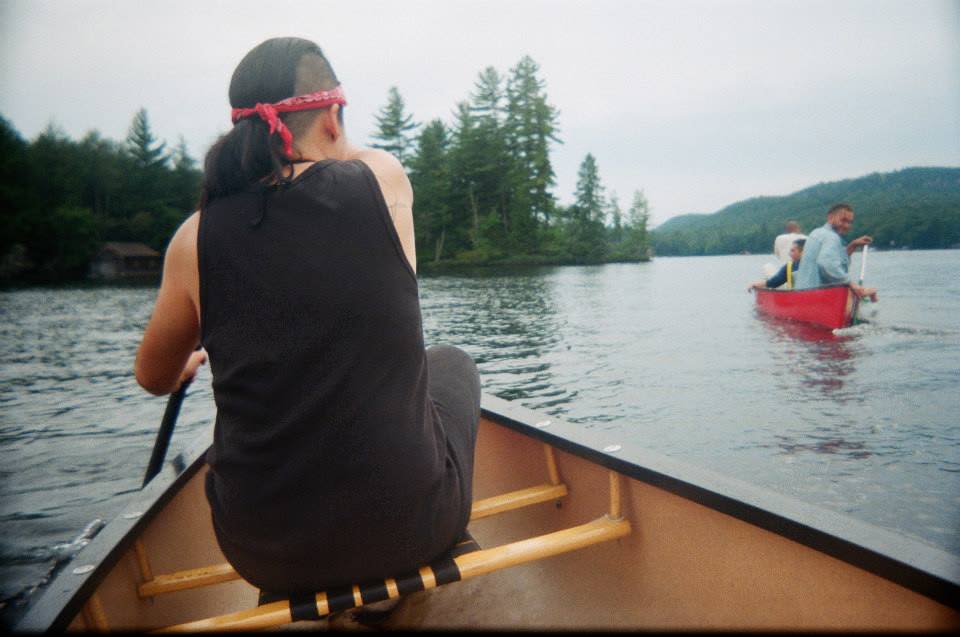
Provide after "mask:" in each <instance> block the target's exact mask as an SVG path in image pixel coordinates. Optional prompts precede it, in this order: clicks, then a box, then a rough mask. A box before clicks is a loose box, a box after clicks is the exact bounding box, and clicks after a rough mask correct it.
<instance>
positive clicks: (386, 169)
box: [354, 148, 412, 198]
mask: <svg viewBox="0 0 960 637" xmlns="http://www.w3.org/2000/svg"><path fill="white" fill-rule="evenodd" d="M354 158H355V159H359V160H360V161H362V162H363V163H365V164H366V165H367V166H369V167H370V170H372V171H373V174H374V175H375V176H376V177H377V181H379V182H380V186H381V188H383V190H384V191H385V193H386V192H389V193H390V194H391V195H393V196H394V197H401V198H406V197H405V195H407V194H408V193H409V194H410V195H412V189H411V187H410V180H409V179H408V178H407V173H406V172H405V171H404V170H403V164H401V163H400V160H398V159H397V158H396V157H394V156H393V155H392V154H390V153H388V152H387V151H385V150H381V149H379V148H361V149H358V150H357V152H356V154H355V156H354Z"/></svg>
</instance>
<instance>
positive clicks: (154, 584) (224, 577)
mask: <svg viewBox="0 0 960 637" xmlns="http://www.w3.org/2000/svg"><path fill="white" fill-rule="evenodd" d="M565 495H567V487H566V485H564V484H541V485H537V486H535V487H528V488H526V489H519V490H517V491H511V492H510V493H504V494H501V495H497V496H493V497H490V498H485V499H483V500H477V501H476V502H474V503H473V509H472V511H471V515H470V520H471V521H473V520H478V519H480V518H485V517H488V516H491V515H496V514H498V513H504V512H506V511H512V510H514V509H520V508H523V507H526V506H531V505H534V504H538V503H540V502H549V501H550V500H556V499H559V498H562V497H563V496H565ZM141 550H142V549H141ZM138 561H139V562H140V564H141V572H142V573H143V572H149V565H146V567H144V563H145V561H146V560H145V558H143V557H142V555H141V553H140V552H139V551H138ZM145 579H146V580H147V581H145V582H143V583H142V584H140V585H139V586H138V587H137V594H138V595H139V596H140V597H142V598H147V597H153V596H155V595H161V594H164V593H172V592H174V591H183V590H188V589H191V588H200V587H202V586H209V585H212V584H219V583H220V582H229V581H232V580H235V579H240V575H238V574H237V572H236V571H235V570H234V569H233V567H232V566H230V565H229V564H226V563H224V564H214V565H212V566H204V567H201V568H194V569H190V570H185V571H177V572H175V573H168V574H162V575H156V576H154V577H153V578H145Z"/></svg>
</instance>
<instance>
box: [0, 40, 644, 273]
mask: <svg viewBox="0 0 960 637" xmlns="http://www.w3.org/2000/svg"><path fill="white" fill-rule="evenodd" d="M557 122H558V112H557V110H556V109H555V108H554V107H553V106H552V105H551V104H550V103H549V101H548V99H547V95H546V90H545V83H544V81H543V80H542V79H541V78H540V77H539V67H538V65H537V64H536V62H534V61H533V60H532V59H531V58H529V57H524V58H523V59H521V60H520V61H519V62H518V63H517V64H516V65H515V66H514V67H513V68H512V69H510V71H509V73H508V74H507V75H506V76H503V75H501V74H500V73H499V72H498V71H497V70H496V69H494V68H492V67H489V68H487V69H484V70H483V71H482V72H481V73H479V74H478V77H477V79H476V82H475V86H474V90H473V92H472V93H471V94H470V95H469V96H468V97H467V98H466V99H465V100H464V101H462V102H460V103H459V104H457V105H456V107H455V109H454V110H453V117H452V121H451V122H449V123H445V122H443V121H441V120H433V121H430V122H427V123H426V124H421V123H416V122H414V119H413V115H412V114H411V113H408V112H406V107H405V104H404V101H403V98H402V96H401V95H400V92H399V91H398V90H397V89H396V88H395V87H391V89H390V90H389V91H388V94H387V100H386V103H385V104H384V105H383V107H382V108H381V109H380V111H379V113H378V114H377V116H376V122H375V124H376V131H375V133H374V140H373V142H374V143H373V145H374V146H376V147H378V148H383V149H386V150H388V151H389V152H391V153H393V154H394V155H395V156H396V157H397V158H398V159H399V160H400V161H401V162H402V163H403V165H404V167H405V168H406V170H407V172H408V174H409V175H410V180H411V183H412V184H413V188H414V192H415V203H414V220H415V227H416V241H417V249H418V261H419V263H420V265H421V267H426V268H430V267H431V266H433V267H437V266H440V267H443V266H449V265H455V264H470V265H476V264H490V263H600V262H607V261H614V260H623V261H641V260H647V259H648V258H649V252H650V251H649V236H648V233H647V223H648V219H649V207H648V204H647V200H646V198H645V197H644V195H643V192H642V191H641V190H637V191H636V192H635V193H634V194H633V198H632V200H631V202H630V205H629V208H628V209H627V210H626V211H623V210H622V208H621V206H620V203H619V201H618V199H617V197H616V194H615V193H611V194H610V195H609V196H608V195H607V193H606V191H605V188H604V186H603V184H602V181H601V178H600V172H599V167H598V166H597V162H596V159H595V158H594V157H593V156H592V155H589V154H588V155H587V156H586V157H585V158H584V159H583V163H582V165H581V167H580V172H579V175H578V181H577V187H576V192H575V193H573V194H574V195H575V201H574V203H573V204H572V205H570V206H561V205H559V204H558V203H557V199H556V196H555V194H554V192H553V189H554V186H555V174H554V170H553V166H552V164H551V160H550V150H551V147H552V145H554V144H558V143H560V138H559V133H558V125H557ZM201 178H202V174H201V172H200V171H199V170H198V168H197V162H196V160H195V159H193V158H192V157H190V156H189V154H188V152H187V147H186V143H185V142H184V141H183V139H182V138H181V139H180V142H179V144H177V145H176V146H175V147H174V148H172V149H169V148H168V147H167V144H166V143H165V142H163V141H161V140H159V139H157V137H156V136H155V135H154V133H153V131H152V130H151V127H150V122H149V118H148V114H147V111H146V110H144V109H141V110H140V111H138V112H137V113H136V114H135V115H134V117H133V120H132V122H131V124H130V128H129V133H128V135H127V137H126V139H124V140H123V141H122V142H116V141H113V140H109V139H105V138H104V137H102V136H101V135H100V134H99V133H98V132H96V131H92V132H90V133H88V134H87V135H86V136H85V137H84V138H83V139H81V140H79V141H75V140H72V139H70V138H69V137H68V136H67V135H66V134H65V133H64V132H63V131H62V130H60V129H58V128H57V127H56V126H55V125H53V124H51V125H50V126H48V127H47V129H46V130H44V131H43V132H42V133H40V134H39V135H38V136H37V137H36V138H35V139H33V140H32V141H29V142H28V141H25V140H24V139H23V138H22V137H21V136H20V134H19V133H18V132H17V131H16V130H15V129H14V127H13V126H12V125H11V124H10V123H9V122H8V121H7V120H6V119H4V118H3V117H0V210H2V217H0V279H5V280H7V281H11V280H15V281H31V282H39V281H66V280H74V279H80V278H83V277H85V276H86V273H87V268H88V264H89V263H90V260H91V258H92V257H93V256H94V255H95V254H96V253H97V251H98V250H99V247H100V246H101V245H102V244H103V242H105V241H132V242H140V243H145V244H147V245H149V246H150V247H152V248H154V249H156V250H158V251H161V252H162V251H163V249H164V247H165V246H166V243H167V242H168V241H169V239H170V237H171V235H172V234H173V232H174V231H175V230H176V228H177V227H178V226H179V224H180V223H182V221H183V220H184V219H185V218H186V217H187V216H188V215H189V214H190V213H191V212H192V211H193V210H194V209H195V206H196V202H197V199H198V194H199V187H200V182H201Z"/></svg>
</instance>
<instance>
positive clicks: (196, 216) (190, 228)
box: [167, 211, 200, 261]
mask: <svg viewBox="0 0 960 637" xmlns="http://www.w3.org/2000/svg"><path fill="white" fill-rule="evenodd" d="M199 229H200V212H199V211H197V212H194V213H193V214H192V215H190V216H189V217H187V218H186V220H185V221H184V222H183V223H181V224H180V227H179V228H177V231H176V232H175V233H174V234H173V238H171V239H170V245H169V246H168V247H167V254H168V255H170V256H171V257H173V258H176V259H181V258H184V257H190V256H192V259H193V261H196V258H197V234H198V233H199Z"/></svg>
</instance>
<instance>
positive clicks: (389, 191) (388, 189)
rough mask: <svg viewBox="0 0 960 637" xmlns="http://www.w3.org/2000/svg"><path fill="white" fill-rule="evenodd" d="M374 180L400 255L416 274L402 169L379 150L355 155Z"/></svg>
mask: <svg viewBox="0 0 960 637" xmlns="http://www.w3.org/2000/svg"><path fill="white" fill-rule="evenodd" d="M356 159H360V160H362V161H363V162H364V163H365V164H367V165H368V166H369V167H370V170H372V171H373V174H374V175H376V177H377V182H378V183H379V184H380V190H381V192H383V199H384V201H386V202H387V209H388V210H389V211H390V218H391V219H393V225H394V227H395V228H396V229H397V235H398V236H399V237H400V245H401V246H402V247H403V253H404V255H405V256H406V257H407V261H408V262H409V263H410V267H411V268H413V271H414V272H416V271H417V249H416V242H415V239H414V231H413V188H412V187H411V186H410V180H409V179H408V178H407V173H406V172H404V170H403V166H402V165H401V164H400V162H399V161H398V160H397V158H396V157H394V156H393V155H391V154H390V153H388V152H386V151H383V150H375V149H369V148H364V149H361V150H358V151H357V154H356Z"/></svg>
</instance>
